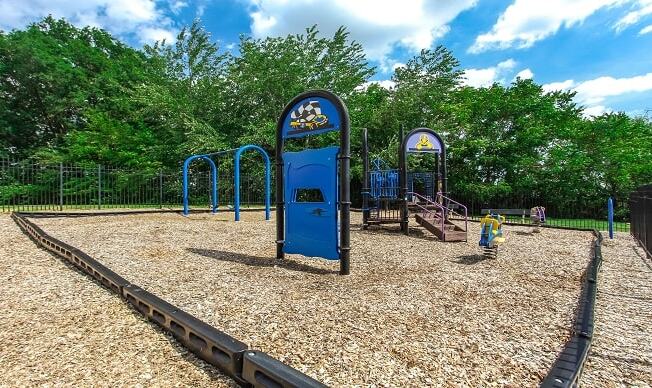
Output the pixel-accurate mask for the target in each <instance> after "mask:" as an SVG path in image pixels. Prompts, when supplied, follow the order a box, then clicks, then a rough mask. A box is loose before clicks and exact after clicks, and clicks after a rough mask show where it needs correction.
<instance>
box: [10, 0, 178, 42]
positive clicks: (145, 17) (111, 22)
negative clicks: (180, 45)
mask: <svg viewBox="0 0 652 388" xmlns="http://www.w3.org/2000/svg"><path fill="white" fill-rule="evenodd" d="M48 15H52V16H53V17H55V18H66V19H67V20H68V21H70V22H71V23H72V24H74V25H76V26H79V27H83V26H87V25H88V26H93V27H99V28H104V29H106V30H108V31H109V32H111V33H113V34H117V35H120V36H123V37H124V36H130V35H134V36H136V37H137V39H138V40H139V41H141V42H151V39H152V38H153V37H155V36H160V37H169V36H174V35H176V30H175V29H174V27H173V26H172V21H171V20H170V19H168V18H167V17H165V15H164V14H163V12H161V11H160V10H159V9H158V4H157V2H156V1H155V0H83V1H67V0H22V1H12V0H0V29H3V30H11V29H14V28H24V27H25V26H26V25H27V24H29V23H32V22H35V21H38V20H40V19H42V18H43V17H45V16H48Z"/></svg>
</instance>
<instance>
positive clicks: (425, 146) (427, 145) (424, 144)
mask: <svg viewBox="0 0 652 388" xmlns="http://www.w3.org/2000/svg"><path fill="white" fill-rule="evenodd" d="M416 148H417V149H418V150H419V151H421V150H424V151H425V150H431V149H433V148H435V146H434V145H432V143H431V142H430V139H428V135H426V134H425V133H423V134H421V136H419V142H417V146H416Z"/></svg>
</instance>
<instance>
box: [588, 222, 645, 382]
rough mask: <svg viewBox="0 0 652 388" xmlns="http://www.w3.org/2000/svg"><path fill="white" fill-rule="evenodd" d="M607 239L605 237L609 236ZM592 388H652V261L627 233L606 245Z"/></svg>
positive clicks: (590, 376)
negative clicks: (619, 387)
mask: <svg viewBox="0 0 652 388" xmlns="http://www.w3.org/2000/svg"><path fill="white" fill-rule="evenodd" d="M604 235H605V236H606V234H604ZM602 257H603V263H602V270H601V272H600V275H599V277H598V294H597V299H596V307H595V327H594V334H593V342H592V344H591V353H590V354H589V358H588V360H587V363H586V365H585V369H584V373H583V375H582V378H581V380H580V382H581V383H582V384H583V385H584V386H587V387H597V386H621V387H650V386H652V261H651V260H650V259H649V258H646V256H645V253H644V252H643V249H642V248H641V247H639V246H638V245H637V244H636V242H635V240H634V239H633V238H632V237H631V236H629V235H627V234H625V233H616V235H615V238H614V239H613V240H609V239H608V238H605V239H604V241H603V243H602Z"/></svg>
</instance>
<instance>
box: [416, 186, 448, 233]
mask: <svg viewBox="0 0 652 388" xmlns="http://www.w3.org/2000/svg"><path fill="white" fill-rule="evenodd" d="M410 194H411V195H413V196H414V197H417V198H419V199H423V200H424V201H426V203H428V204H432V205H434V206H435V207H436V208H439V209H441V217H439V218H440V224H441V232H442V233H443V234H444V235H446V228H444V223H445V219H446V208H445V207H444V206H442V205H441V204H439V203H437V202H434V201H432V200H430V199H428V198H426V197H424V196H423V195H421V194H419V193H415V192H408V195H410ZM414 204H415V205H416V206H417V207H419V208H420V209H421V210H422V212H423V215H424V216H425V214H426V213H430V214H435V216H436V215H437V212H433V211H432V210H430V209H428V208H426V207H424V206H421V205H420V204H419V203H417V202H414Z"/></svg>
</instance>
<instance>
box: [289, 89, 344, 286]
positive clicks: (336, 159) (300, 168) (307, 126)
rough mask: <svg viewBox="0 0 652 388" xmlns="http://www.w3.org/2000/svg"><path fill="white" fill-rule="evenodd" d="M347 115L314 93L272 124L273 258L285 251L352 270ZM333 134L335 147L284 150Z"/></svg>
mask: <svg viewBox="0 0 652 388" xmlns="http://www.w3.org/2000/svg"><path fill="white" fill-rule="evenodd" d="M349 125H350V124H349V114H348V111H347V109H346V106H345V105H344V102H342V100H340V98H339V97H337V96H336V95H335V94H333V93H331V92H328V91H325V90H313V91H308V92H305V93H302V94H300V95H298V96H296V97H295V98H294V99H292V101H290V103H288V105H286V107H285V109H284V110H283V113H282V114H281V116H280V118H279V120H278V123H277V126H276V214H277V216H276V258H277V259H278V260H282V259H284V257H285V254H286V253H295V254H301V255H304V256H310V257H322V258H325V259H328V260H339V261H340V275H348V274H349V272H350V264H349V260H350V256H349V250H350V246H349V245H350V207H351V199H350V186H349V185H350V182H349V176H350V174H349V169H350V134H349V131H350V130H349ZM331 131H339V132H340V144H339V146H330V147H325V148H319V149H304V150H302V151H298V152H288V151H285V150H284V147H285V142H286V141H289V140H290V139H298V138H303V137H305V136H309V135H318V134H322V133H326V132H331Z"/></svg>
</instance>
